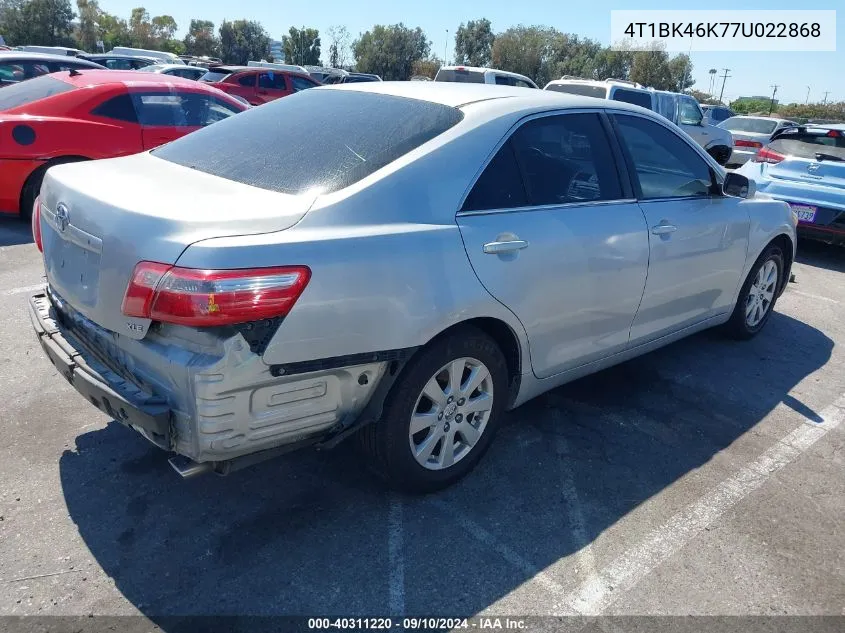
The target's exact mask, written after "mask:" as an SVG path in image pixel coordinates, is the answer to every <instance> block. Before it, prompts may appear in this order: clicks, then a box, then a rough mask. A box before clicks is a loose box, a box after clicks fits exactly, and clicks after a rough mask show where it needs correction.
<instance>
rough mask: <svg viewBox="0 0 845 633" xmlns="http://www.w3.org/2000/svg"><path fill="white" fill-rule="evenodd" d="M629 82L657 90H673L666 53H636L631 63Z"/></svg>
mask: <svg viewBox="0 0 845 633" xmlns="http://www.w3.org/2000/svg"><path fill="white" fill-rule="evenodd" d="M629 79H630V80H631V81H636V82H637V83H638V84H642V85H644V86H650V87H652V88H656V89H657V90H674V86H673V85H672V72H671V70H670V69H669V55H668V53H666V51H662V50H652V51H637V52H635V53H634V58H633V61H632V62H631V75H630V77H629Z"/></svg>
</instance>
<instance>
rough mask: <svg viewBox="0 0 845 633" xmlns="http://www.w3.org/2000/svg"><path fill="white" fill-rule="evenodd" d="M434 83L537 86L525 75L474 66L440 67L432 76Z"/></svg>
mask: <svg viewBox="0 0 845 633" xmlns="http://www.w3.org/2000/svg"><path fill="white" fill-rule="evenodd" d="M434 81H452V82H458V83H465V84H496V85H499V86H518V87H520V88H537V84H535V83H534V82H533V81H531V80H530V79H529V78H528V77H526V76H525V75H520V74H519V73H512V72H508V71H507V70H496V69H495V68H478V67H476V66H441V67H440V70H438V71H437V74H436V75H435V76H434Z"/></svg>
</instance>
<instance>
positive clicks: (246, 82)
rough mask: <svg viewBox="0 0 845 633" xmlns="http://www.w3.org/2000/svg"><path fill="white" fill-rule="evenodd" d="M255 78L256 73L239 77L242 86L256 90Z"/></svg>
mask: <svg viewBox="0 0 845 633" xmlns="http://www.w3.org/2000/svg"><path fill="white" fill-rule="evenodd" d="M255 76H256V73H247V74H246V75H241V76H240V77H238V83H239V84H240V85H241V86H246V87H247V88H255Z"/></svg>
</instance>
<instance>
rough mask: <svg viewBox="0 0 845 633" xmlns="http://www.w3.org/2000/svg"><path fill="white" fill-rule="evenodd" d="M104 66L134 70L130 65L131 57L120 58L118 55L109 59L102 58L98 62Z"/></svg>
mask: <svg viewBox="0 0 845 633" xmlns="http://www.w3.org/2000/svg"><path fill="white" fill-rule="evenodd" d="M99 63H100V64H102V65H103V66H105V67H106V68H110V69H111V70H134V68H135V67H134V66H133V65H132V60H131V59H121V58H119V57H114V58H111V59H104V60H101V61H100V62H99Z"/></svg>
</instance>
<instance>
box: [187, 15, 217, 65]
mask: <svg viewBox="0 0 845 633" xmlns="http://www.w3.org/2000/svg"><path fill="white" fill-rule="evenodd" d="M183 42H184V44H185V52H186V53H187V54H188V55H196V56H197V57H203V56H207V57H217V56H218V55H219V54H220V50H219V49H220V42H219V40H218V39H217V36H216V35H215V34H214V22H211V21H209V20H191V26H190V27H188V34H187V35H185V39H184V40H183Z"/></svg>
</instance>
